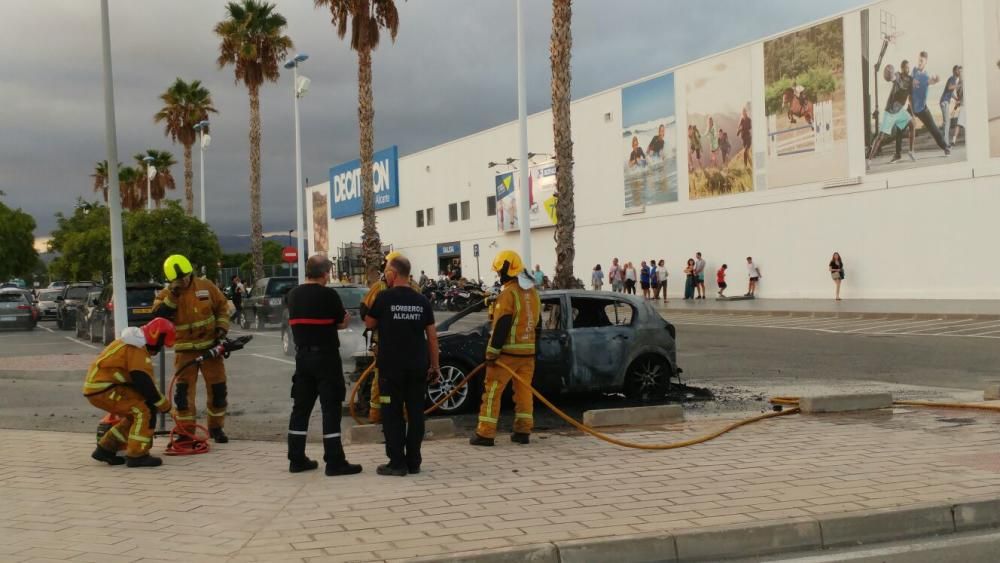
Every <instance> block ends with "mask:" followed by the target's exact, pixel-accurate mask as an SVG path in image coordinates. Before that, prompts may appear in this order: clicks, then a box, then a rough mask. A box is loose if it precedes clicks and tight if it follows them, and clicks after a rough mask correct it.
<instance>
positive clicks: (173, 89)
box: [153, 78, 218, 215]
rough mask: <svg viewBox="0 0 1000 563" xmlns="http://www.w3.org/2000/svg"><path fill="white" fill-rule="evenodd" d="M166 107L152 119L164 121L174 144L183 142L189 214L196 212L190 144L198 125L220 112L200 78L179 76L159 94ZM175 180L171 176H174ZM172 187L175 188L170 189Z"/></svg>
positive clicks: (195, 137) (166, 133)
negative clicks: (195, 127)
mask: <svg viewBox="0 0 1000 563" xmlns="http://www.w3.org/2000/svg"><path fill="white" fill-rule="evenodd" d="M160 100H162V101H163V108H162V109H160V111H158V112H156V115H154V116H153V120H154V121H155V122H156V123H161V122H162V123H164V130H163V134H164V135H166V136H168V137H170V139H171V140H172V141H173V142H175V143H178V142H179V143H180V144H182V145H184V200H185V209H186V211H187V214H188V215H193V214H194V166H193V165H192V162H191V146H192V145H194V143H195V141H196V140H197V139H198V136H197V133H196V132H195V130H194V126H195V124H197V123H198V122H199V121H202V120H205V119H208V114H209V113H218V112H217V111H215V108H214V107H213V106H212V94H211V93H209V91H208V89H206V88H205V87H203V86H202V85H201V81H200V80H192V81H191V82H184V81H183V80H181V79H180V78H178V79H176V80H175V81H174V83H173V84H171V85H170V87H168V88H167V89H166V91H165V92H163V93H162V94H160ZM171 180H172V178H171ZM171 189H173V188H171Z"/></svg>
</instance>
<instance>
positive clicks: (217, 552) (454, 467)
mask: <svg viewBox="0 0 1000 563" xmlns="http://www.w3.org/2000/svg"><path fill="white" fill-rule="evenodd" d="M723 422H725V421H723V420H720V419H716V420H696V421H691V422H686V423H683V424H677V425H670V426H666V427H663V428H660V429H647V430H644V431H637V432H629V433H627V436H628V439H630V440H638V441H644V442H649V443H653V442H657V443H658V442H666V441H674V440H678V439H681V438H683V437H690V436H693V435H697V434H701V433H703V432H705V431H707V430H710V429H714V428H717V427H718V426H720V425H721V424H723ZM998 428H1000V416H998V415H996V414H993V413H989V412H977V411H955V410H937V409H900V408H897V409H894V410H892V411H879V412H874V413H868V414H849V415H823V416H804V415H794V416H789V417H780V418H778V419H773V420H768V421H764V422H761V423H757V424H754V425H751V426H748V427H745V428H741V429H738V430H736V431H735V432H733V433H730V434H727V435H725V436H723V437H722V438H719V439H717V440H714V441H711V442H708V443H706V444H702V445H698V446H694V447H690V448H684V449H680V450H671V451H661V452H645V451H638V450H628V449H622V448H618V447H615V446H611V445H608V444H605V443H603V442H600V441H597V440H594V439H592V438H589V437H585V436H579V435H564V434H542V435H536V436H535V437H534V439H533V442H532V444H531V445H530V446H515V445H513V444H511V443H510V442H509V441H507V440H506V439H504V438H505V436H501V439H500V440H498V441H497V443H498V446H497V447H495V448H493V449H486V448H483V449H476V448H472V447H471V446H468V445H467V444H466V443H465V442H464V440H460V439H453V440H443V441H432V442H428V443H427V444H425V451H424V459H425V462H424V467H423V472H422V473H421V474H420V475H415V476H409V477H407V478H388V477H379V476H377V475H375V471H374V470H375V465H376V464H377V463H381V462H382V461H383V458H382V456H383V446H381V445H357V446H349V447H348V455H349V458H350V459H351V460H352V461H355V462H360V463H362V464H364V466H365V472H364V473H363V474H361V475H358V476H352V477H336V478H328V477H325V476H324V475H323V474H322V473H321V472H312V473H307V474H298V475H292V474H289V473H288V472H287V461H286V460H285V450H284V445H283V444H280V443H273V442H254V441H234V442H231V443H229V444H226V445H221V446H214V445H213V451H212V452H210V453H209V454H207V455H201V456H191V457H182V458H167V459H166V461H165V465H164V466H163V467H161V468H159V469H151V470H135V469H132V470H130V469H127V468H125V467H108V466H105V465H103V464H98V463H97V462H94V461H92V460H91V459H90V458H89V453H90V451H91V450H92V448H93V440H94V438H93V435H90V434H69V433H53V432H38V431H13V430H0V499H2V502H0V560H3V561H14V562H18V561H28V560H32V559H36V558H37V559H46V560H74V561H98V560H99V561H109V562H113V561H136V560H140V559H141V560H143V561H147V560H148V561H154V560H169V561H222V560H228V561H279V560H281V561H284V560H314V561H381V560H403V559H407V558H413V557H419V556H440V555H443V554H446V553H451V554H456V553H462V554H465V555H467V556H470V557H474V558H480V557H482V556H483V553H485V552H484V551H483V550H487V551H489V550H495V549H498V548H512V547H517V546H537V545H541V546H542V547H540V548H539V549H548V550H549V551H550V552H551V551H552V550H553V549H555V548H554V546H553V542H555V543H556V544H557V546H558V544H559V542H562V541H564V540H577V539H584V538H596V539H597V541H599V542H601V541H604V542H613V541H615V539H614V538H615V537H618V538H619V540H618V541H622V540H621V537H622V536H628V535H632V534H643V533H646V534H648V533H669V534H673V536H672V537H673V538H677V539H676V543H674V540H673V539H671V540H670V542H671V543H670V545H671V546H673V545H676V546H677V547H676V549H678V550H680V549H681V545H682V542H681V538H682V537H683V535H684V534H685V533H687V532H690V531H695V530H700V531H704V532H706V533H708V532H711V533H715V532H716V531H717V532H718V533H719V534H726V533H728V531H729V530H731V529H732V528H726V527H727V526H729V527H731V526H734V525H746V524H755V523H763V522H775V521H784V522H787V521H788V520H789V519H794V522H792V523H791V524H790V525H793V526H797V527H798V528H796V529H801V528H803V527H805V528H809V527H810V526H811V527H813V528H816V529H818V526H823V525H829V526H831V529H833V527H835V526H837V525H841V524H843V522H845V521H846V520H843V519H842V518H841V517H843V516H844V515H851V514H858V515H859V517H862V516H861V513H862V512H863V511H866V510H868V511H870V509H881V508H888V507H924V508H926V507H927V504H926V503H929V502H931V503H938V504H937V505H936V506H935V507H932V508H934V509H935V510H943V511H944V512H943V514H945V515H946V516H947V519H948V521H947V522H945V523H944V526H945V527H944V528H943V530H944V531H951V532H953V531H955V530H956V529H960V528H959V525H958V522H959V520H960V512H959V509H958V508H955V509H953V508H952V505H951V504H948V503H954V502H957V500H958V499H1000V432H998V431H997V430H998ZM163 444H164V442H163V441H162V439H158V441H157V443H156V445H155V446H154V451H160V450H161V448H162V447H163ZM310 452H311V455H313V456H314V457H317V456H319V455H320V452H319V451H318V448H317V446H316V445H313V444H310ZM125 499H129V500H130V501H131V504H127V505H119V504H118V503H122V502H123V501H125ZM994 505H995V506H994ZM963 506H964V505H963ZM986 506H990V507H992V508H990V509H989V510H990V514H989V516H988V517H989V518H995V519H996V523H994V524H992V525H993V526H996V525H998V524H1000V502H994V504H990V505H986ZM942 507H943V508H942ZM915 510H917V512H914V511H909V512H906V513H905V514H907V515H909V516H900V518H899V519H898V520H892V521H890V522H889V524H888V528H887V529H886V530H887V531H888V533H891V534H893V537H896V538H901V537H908V535H921V534H924V535H926V534H931V533H938V532H940V531H941V530H940V529H938V528H936V527H926V526H925V527H921V526H924V525H925V524H921V522H924V521H923V520H919V518H917V517H915V516H914V514H920V512H919V509H915ZM972 512H973V513H974V512H975V510H972ZM965 513H966V512H962V513H961V514H965ZM994 513H995V514H994ZM871 514H872V513H871V512H869V513H868V517H871ZM878 514H879V515H878V517H879V518H883V517H884V515H882V513H878ZM892 514H904V513H892ZM935 514H936V513H935ZM890 516H891V514H890ZM952 517H954V519H955V522H954V523H952V521H951V518H952ZM976 517H977V518H979V519H982V518H983V517H984V513H982V512H980V513H977V516H976ZM831 518H832V520H831ZM856 522H857V521H856ZM881 522H882V524H883V525H885V522H886V521H885V520H884V519H883V520H881ZM838 523H839V524H838ZM987 525H988V524H987ZM720 527H721V528H720ZM855 527H856V529H859V530H861V531H859V532H857V533H862V534H869V535H867V536H865V537H864V539H870V538H871V537H874V536H872V535H870V534H871V530H870V528H871V526H863V527H861V526H857V525H856V526H855ZM862 528H863V529H862ZM824 529H825V528H824ZM841 529H842V530H843V529H845V528H843V527H842V528H841ZM883 531H885V530H883ZM742 533H743V535H744V536H746V535H747V534H746V531H745V529H744V531H743V532H742ZM824 533H825V532H824ZM850 533H855V532H850ZM677 534H680V535H677ZM712 537H715V536H711V535H709V536H706V537H705V538H703V539H702V540H700V541H699V542H697V547H698V549H703V548H705V547H706V546H712V549H716V546H724V545H732V544H731V543H729V544H727V543H726V542H725V541H723V539H724V537H725V536H718V537H715V540H711V539H710V538H712ZM754 537H758V536H754ZM817 537H822V535H817ZM687 538H688V542H689V543H688V544H686V545H691V544H690V541H691V536H687ZM720 538H722V539H720ZM854 539H860V538H854ZM848 540H851V537H848ZM637 541H638V540H637ZM609 545H610V544H609ZM562 549H563V548H562V547H559V550H560V553H561V552H562V551H561V550H562ZM477 553H479V555H477ZM732 555H733V556H735V555H741V554H739V553H734V554H732ZM742 555H746V553H743V554H742ZM470 560H472V559H470ZM507 560H518V559H507ZM519 560H523V557H522V559H519ZM546 560H551V558H550V559H546ZM619 560H621V561H626V560H628V557H626V556H623V557H620V558H619Z"/></svg>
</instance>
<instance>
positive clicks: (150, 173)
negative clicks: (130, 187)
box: [142, 155, 156, 211]
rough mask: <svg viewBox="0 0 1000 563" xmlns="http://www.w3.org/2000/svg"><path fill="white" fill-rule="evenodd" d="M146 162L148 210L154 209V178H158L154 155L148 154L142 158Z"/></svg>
mask: <svg viewBox="0 0 1000 563" xmlns="http://www.w3.org/2000/svg"><path fill="white" fill-rule="evenodd" d="M142 161H143V162H145V163H146V211H152V210H153V178H156V167H155V166H153V157H151V156H149V155H146V156H144V157H143V158H142Z"/></svg>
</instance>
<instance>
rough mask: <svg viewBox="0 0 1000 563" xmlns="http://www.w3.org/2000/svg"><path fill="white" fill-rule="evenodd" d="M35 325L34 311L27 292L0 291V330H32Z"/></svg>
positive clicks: (19, 290)
mask: <svg viewBox="0 0 1000 563" xmlns="http://www.w3.org/2000/svg"><path fill="white" fill-rule="evenodd" d="M36 324H38V318H37V316H36V309H35V306H34V305H33V303H32V300H31V296H30V294H29V293H28V292H27V291H24V290H22V289H11V288H5V289H0V328H14V329H21V330H33V329H34V328H35V325H36Z"/></svg>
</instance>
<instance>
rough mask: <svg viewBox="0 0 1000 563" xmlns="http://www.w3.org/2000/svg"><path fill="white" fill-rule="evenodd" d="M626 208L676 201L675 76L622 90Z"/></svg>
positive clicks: (665, 76)
mask: <svg viewBox="0 0 1000 563" xmlns="http://www.w3.org/2000/svg"><path fill="white" fill-rule="evenodd" d="M622 156H623V158H622V163H623V165H622V167H623V169H624V171H625V209H636V208H642V207H644V206H646V205H655V204H659V203H666V202H671V201H677V124H676V119H675V116H674V75H673V74H672V73H670V74H664V75H663V76H658V77H656V78H651V79H649V80H646V81H644V82H640V83H638V84H633V85H632V86H628V87H626V88H622Z"/></svg>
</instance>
